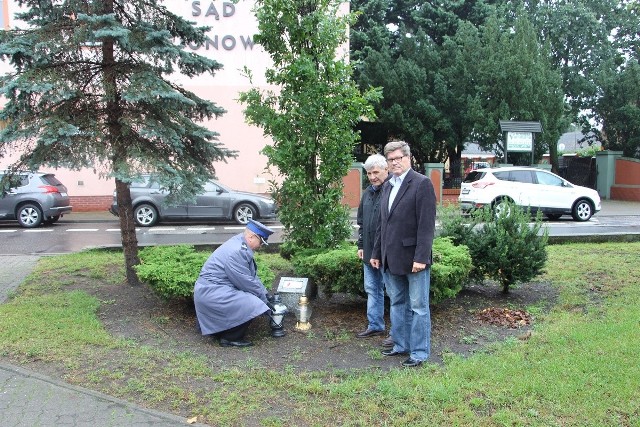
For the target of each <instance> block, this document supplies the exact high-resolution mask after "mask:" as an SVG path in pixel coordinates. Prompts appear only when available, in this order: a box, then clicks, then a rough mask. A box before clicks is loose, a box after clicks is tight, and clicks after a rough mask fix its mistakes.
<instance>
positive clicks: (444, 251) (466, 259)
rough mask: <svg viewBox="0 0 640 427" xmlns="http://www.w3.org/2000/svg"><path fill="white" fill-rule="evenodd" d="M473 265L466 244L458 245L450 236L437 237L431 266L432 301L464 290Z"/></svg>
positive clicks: (453, 295)
mask: <svg viewBox="0 0 640 427" xmlns="http://www.w3.org/2000/svg"><path fill="white" fill-rule="evenodd" d="M472 267H473V264H472V262H471V255H470V254H469V249H468V248H467V247H466V246H464V245H461V246H456V245H454V244H453V241H452V240H451V239H450V238H446V237H444V238H443V237H440V238H436V239H435V240H434V241H433V265H432V266H431V303H432V304H437V303H439V302H440V301H442V300H445V299H447V298H451V297H455V296H456V295H457V294H458V292H460V290H462V287H463V286H464V284H465V282H466V281H467V277H468V276H469V272H470V271H471V269H472Z"/></svg>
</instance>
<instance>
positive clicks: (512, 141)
mask: <svg viewBox="0 0 640 427" xmlns="http://www.w3.org/2000/svg"><path fill="white" fill-rule="evenodd" d="M507 151H533V133H532V132H507Z"/></svg>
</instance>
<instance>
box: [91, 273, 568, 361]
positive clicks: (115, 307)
mask: <svg viewBox="0 0 640 427" xmlns="http://www.w3.org/2000/svg"><path fill="white" fill-rule="evenodd" d="M87 290H88V291H89V292H91V293H94V294H96V293H97V295H96V296H97V297H98V298H99V299H100V300H101V301H103V304H102V305H101V308H100V312H99V316H100V318H101V320H102V321H103V322H104V324H105V326H106V328H107V329H108V330H109V331H110V332H111V333H112V334H114V335H116V336H120V337H124V338H129V339H132V340H135V341H136V342H139V343H141V344H144V345H148V346H152V347H156V348H163V349H165V350H175V351H180V352H182V351H185V350H187V351H192V352H194V353H197V354H201V355H204V356H207V357H208V358H210V360H211V363H212V364H213V365H214V366H220V367H224V366H246V364H247V363H251V364H259V365H260V366H263V367H266V368H272V369H275V370H279V369H283V368H285V367H286V368H288V369H291V368H293V369H297V370H324V369H371V368H376V369H391V368H397V367H399V366H400V362H402V358H397V357H383V356H381V355H380V350H381V346H380V344H381V342H382V340H383V339H384V337H380V336H378V337H372V338H365V339H358V338H355V334H356V333H357V332H360V331H362V330H363V329H364V328H365V327H366V299H365V298H361V297H355V296H349V295H333V296H331V297H330V298H327V297H326V296H324V295H323V294H322V293H320V295H319V296H318V297H317V298H315V299H313V300H312V302H311V305H312V308H313V314H312V317H311V324H312V328H311V330H310V331H309V332H307V333H302V332H298V331H296V330H295V328H294V326H295V322H296V319H295V316H293V314H288V315H287V316H286V318H285V322H284V324H285V329H286V331H287V335H286V336H285V337H282V338H272V337H271V336H270V328H269V318H268V317H266V316H263V317H260V318H258V319H256V320H255V321H254V322H253V323H252V325H251V327H250V329H249V334H248V336H247V338H248V339H249V340H251V341H253V343H254V346H253V347H249V348H246V349H237V348H223V347H220V346H219V345H218V343H217V341H216V340H214V339H213V338H211V337H206V336H202V335H200V333H199V332H198V331H197V329H196V320H195V312H194V308H193V303H192V302H191V301H179V302H176V301H173V302H167V301H163V300H162V299H160V298H158V297H156V296H155V295H154V294H153V293H152V292H151V291H150V290H149V289H148V288H146V287H130V286H114V287H106V288H105V287H100V288H97V289H96V288H93V289H87ZM556 298H557V293H556V291H555V289H553V288H552V287H551V286H550V285H548V284H546V283H538V282H532V283H526V284H524V285H521V286H519V287H517V288H515V289H512V290H511V292H510V293H509V294H503V293H502V292H501V288H500V287H499V286H497V285H491V284H489V285H482V286H478V285H475V286H470V287H468V288H466V289H464V290H463V291H462V292H461V293H460V294H459V295H458V296H457V297H456V298H454V299H450V300H448V301H445V302H442V303H440V304H438V305H436V306H432V308H431V322H432V339H431V357H430V361H431V362H434V363H441V362H442V358H443V355H445V354H447V353H456V354H460V355H463V356H468V355H470V354H472V353H474V352H477V351H481V350H482V349H484V348H485V347H486V346H487V345H488V344H491V343H493V342H497V341H502V340H504V339H505V338H507V337H512V336H516V337H519V338H520V339H526V338H527V337H528V336H529V334H530V329H531V328H532V326H533V325H535V323H536V319H535V317H533V316H531V314H530V313H528V312H527V308H528V307H531V306H536V307H541V308H542V310H543V311H544V310H546V309H548V308H550V307H551V306H552V305H553V304H554V303H555V301H556ZM387 315H388V310H387ZM387 322H388V317H387Z"/></svg>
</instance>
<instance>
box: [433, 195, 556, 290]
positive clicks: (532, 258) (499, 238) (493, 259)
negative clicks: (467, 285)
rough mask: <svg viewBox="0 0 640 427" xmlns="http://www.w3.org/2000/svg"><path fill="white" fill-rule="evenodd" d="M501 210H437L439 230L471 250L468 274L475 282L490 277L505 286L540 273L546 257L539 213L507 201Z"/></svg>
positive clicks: (545, 236)
mask: <svg viewBox="0 0 640 427" xmlns="http://www.w3.org/2000/svg"><path fill="white" fill-rule="evenodd" d="M506 212H507V213H505V214H502V215H498V216H496V215H494V213H493V211H492V210H491V209H489V208H486V209H482V210H478V211H476V212H474V214H473V215H471V216H469V217H463V216H462V215H461V214H460V212H459V211H458V212H455V211H453V210H450V209H446V210H443V211H440V216H439V218H440V221H441V233H440V236H448V237H450V238H451V239H452V241H453V242H454V243H456V244H461V245H465V246H467V247H468V248H469V253H470V254H471V258H472V262H473V269H472V271H471V273H470V277H471V278H472V279H474V280H476V281H478V282H482V281H484V279H485V278H489V279H493V280H496V281H497V282H499V283H500V284H501V285H502V290H503V292H504V293H508V292H509V287H510V286H512V285H514V284H517V283H523V282H527V281H529V280H531V279H532V278H534V277H535V276H537V275H538V274H540V273H541V272H542V270H543V268H544V265H545V262H546V260H547V252H546V246H547V241H548V236H547V232H546V230H544V231H543V232H541V230H542V216H541V214H540V213H538V215H536V216H535V217H534V218H533V222H532V217H531V214H530V212H529V211H528V210H523V209H522V208H519V207H518V206H516V205H514V204H511V203H509V204H507V207H506Z"/></svg>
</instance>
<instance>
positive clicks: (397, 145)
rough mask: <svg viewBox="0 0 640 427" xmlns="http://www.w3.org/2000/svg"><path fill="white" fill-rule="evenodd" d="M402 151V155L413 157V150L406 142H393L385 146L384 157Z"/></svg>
mask: <svg viewBox="0 0 640 427" xmlns="http://www.w3.org/2000/svg"><path fill="white" fill-rule="evenodd" d="M398 149H400V150H402V155H404V156H408V157H411V149H410V148H409V144H407V143H406V142H404V141H391V142H389V143H387V145H385V146H384V155H385V156H386V155H387V154H389V153H390V152H392V151H396V150H398Z"/></svg>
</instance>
